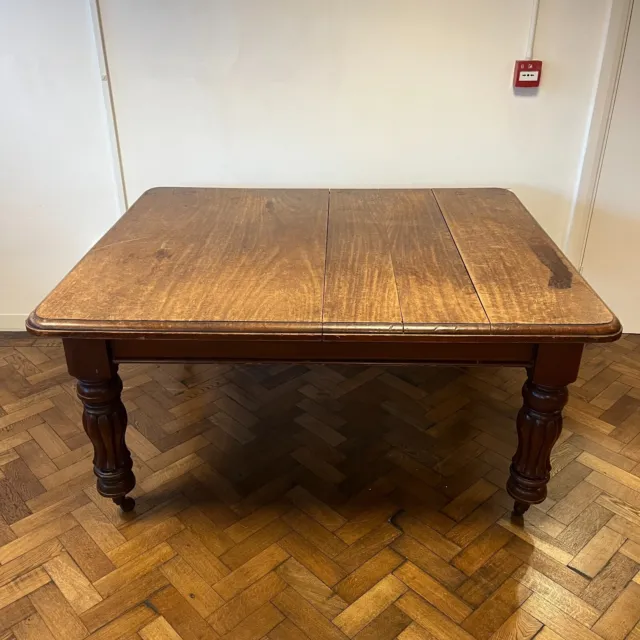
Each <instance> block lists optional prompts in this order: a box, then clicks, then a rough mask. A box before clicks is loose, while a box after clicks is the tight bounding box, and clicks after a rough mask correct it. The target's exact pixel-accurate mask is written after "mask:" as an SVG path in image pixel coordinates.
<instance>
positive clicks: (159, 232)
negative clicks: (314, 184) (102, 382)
mask: <svg viewBox="0 0 640 640" xmlns="http://www.w3.org/2000/svg"><path fill="white" fill-rule="evenodd" d="M327 198H328V194H327V192H326V191H317V190H316V191H314V190H286V191H285V190H245V189H190V188H176V189H173V188H158V189H151V190H150V191H147V192H146V193H145V194H144V195H143V196H142V197H141V198H140V199H139V200H138V201H137V202H136V203H135V204H134V205H133V206H132V207H131V209H130V210H129V211H128V212H127V213H126V214H125V215H124V216H123V217H122V218H121V219H120V221H119V222H118V223H116V225H115V226H114V227H113V228H112V229H111V230H110V231H109V232H107V234H106V235H105V236H104V237H103V238H102V239H101V240H100V241H99V242H98V244H97V245H96V246H95V247H94V248H93V249H92V250H91V251H90V252H89V253H88V254H87V255H86V256H85V258H84V259H83V260H82V261H81V262H80V263H79V264H78V265H77V266H76V267H75V268H74V269H73V271H72V272H71V273H70V274H69V275H68V276H67V277H66V278H65V279H64V280H63V281H62V283H61V284H60V285H59V286H58V287H57V288H56V289H55V290H54V291H53V293H52V294H51V295H50V296H49V297H48V298H47V299H46V300H45V302H43V304H41V305H40V307H38V309H37V311H36V317H35V318H34V322H35V324H36V325H37V326H39V327H41V328H42V329H46V328H47V327H56V326H57V327H64V326H67V327H68V329H69V330H73V331H80V330H87V331H90V330H92V329H94V330H96V329H103V330H106V329H107V328H110V329H111V330H113V331H117V330H118V329H121V328H123V327H126V328H127V329H128V330H129V331H135V330H136V327H138V328H144V329H145V330H153V329H160V328H161V329H163V330H171V329H173V330H176V331H185V332H196V331H266V332H270V331H287V332H297V331H302V332H305V333H314V332H318V333H319V332H320V330H321V322H322V283H323V279H324V254H325V245H326V228H327Z"/></svg>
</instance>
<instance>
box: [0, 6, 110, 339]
mask: <svg viewBox="0 0 640 640" xmlns="http://www.w3.org/2000/svg"><path fill="white" fill-rule="evenodd" d="M117 215H118V209H117V204H116V192H115V186H114V181H113V172H112V167H111V159H110V155H109V150H108V131H107V128H106V119H105V110H104V103H103V98H102V89H101V79H100V74H99V71H98V66H97V59H96V55H95V46H94V44H93V32H92V26H91V17H90V13H89V5H88V3H87V2H86V1H85V0H55V2H52V1H51V0H0V330H2V329H24V319H25V316H26V315H27V314H28V313H29V312H30V311H31V310H32V309H33V308H34V307H35V305H36V304H37V303H38V302H39V300H40V299H41V298H42V297H43V296H44V295H46V293H47V292H48V291H49V290H50V289H51V288H53V287H54V286H55V284H56V283H57V282H58V280H59V279H60V278H61V277H62V276H63V275H64V274H65V273H66V272H67V271H68V270H69V269H70V268H71V267H72V266H73V264H74V263H75V262H76V261H77V260H78V259H79V258H80V257H82V255H83V254H84V252H85V251H86V250H87V249H88V248H89V247H90V246H91V245H92V244H93V243H94V242H95V241H96V240H97V239H98V238H99V237H100V236H101V235H102V233H103V232H104V231H105V229H107V228H108V227H109V226H110V225H111V224H112V223H113V221H114V220H115V219H116V217H117Z"/></svg>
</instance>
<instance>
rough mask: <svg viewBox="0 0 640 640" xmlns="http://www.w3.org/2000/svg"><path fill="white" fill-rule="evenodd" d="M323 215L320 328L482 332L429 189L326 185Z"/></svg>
mask: <svg viewBox="0 0 640 640" xmlns="http://www.w3.org/2000/svg"><path fill="white" fill-rule="evenodd" d="M329 221H330V224H329V237H328V246H327V273H326V279H325V307H324V323H323V324H324V330H325V332H351V331H353V332H361V331H367V330H370V331H374V330H378V331H388V332H391V331H394V330H396V331H403V330H404V331H415V332H439V331H440V332H449V333H453V332H455V331H457V330H462V331H465V330H466V331H468V332H476V331H477V332H482V331H487V332H488V331H489V329H490V327H489V323H488V320H487V316H486V314H485V313H484V311H483V309H482V305H481V304H480V301H479V299H478V296H477V295H476V292H475V289H474V287H473V283H472V282H471V280H470V279H469V275H468V274H467V271H466V269H465V266H464V263H463V262H462V259H461V258H460V254H459V253H458V250H457V249H456V246H455V244H454V243H453V241H452V239H451V234H450V233H449V230H448V228H447V225H446V223H445V221H444V219H443V217H442V214H441V213H440V210H439V209H438V205H437V203H436V201H435V198H434V197H433V193H432V192H431V191H430V190H366V191H361V190H352V191H347V190H337V191H332V192H331V211H330V216H329ZM346 274H348V277H346Z"/></svg>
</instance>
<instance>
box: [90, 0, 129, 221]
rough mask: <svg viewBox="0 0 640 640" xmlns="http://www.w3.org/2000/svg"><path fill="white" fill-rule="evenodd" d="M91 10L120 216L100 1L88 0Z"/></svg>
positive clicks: (120, 172)
mask: <svg viewBox="0 0 640 640" xmlns="http://www.w3.org/2000/svg"><path fill="white" fill-rule="evenodd" d="M89 6H90V8H91V19H92V22H93V37H94V42H95V49H96V56H97V58H98V65H99V68H100V79H101V81H102V93H103V96H104V104H105V111H106V115H107V125H108V128H109V141H110V146H111V153H112V163H113V177H114V181H115V183H116V191H117V198H118V209H119V211H120V215H122V214H123V213H124V212H125V211H126V210H127V209H128V208H129V200H128V198H127V187H126V183H125V180H124V169H123V167H122V152H121V149H120V137H119V135H118V123H117V121H116V114H115V108H114V103H113V92H112V89H111V78H110V77H109V64H108V62H107V54H106V48H105V42H104V31H103V28H102V15H101V13H100V0H89Z"/></svg>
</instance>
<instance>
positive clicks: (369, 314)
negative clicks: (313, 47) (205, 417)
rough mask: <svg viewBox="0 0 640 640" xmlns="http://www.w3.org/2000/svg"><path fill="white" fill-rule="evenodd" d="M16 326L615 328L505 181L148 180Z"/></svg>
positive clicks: (326, 330)
mask: <svg viewBox="0 0 640 640" xmlns="http://www.w3.org/2000/svg"><path fill="white" fill-rule="evenodd" d="M27 327H28V328H29V330H30V331H32V332H34V333H37V334H39V335H60V336H67V337H69V336H73V337H77V336H88V337H104V338H117V337H128V338H129V337H147V338H149V337H165V336H173V337H175V336H179V337H182V336H185V337H187V336H190V337H202V336H204V337H208V336H226V335H229V334H246V335H254V336H255V335H259V336H264V337H278V336H291V337H307V338H323V337H325V338H326V339H330V338H331V337H333V338H335V339H339V336H345V338H344V339H369V338H370V339H377V340H379V339H384V337H385V336H388V337H389V339H392V340H396V339H406V340H429V339H436V338H437V339H446V340H455V339H456V338H465V339H467V340H468V339H469V336H472V337H475V338H478V339H485V338H491V339H494V340H495V339H496V337H503V338H504V339H520V338H523V339H527V340H535V339H536V338H538V337H539V338H546V339H554V340H556V339H557V340H574V341H584V342H589V341H597V340H610V339H614V338H615V337H616V336H617V335H618V334H619V333H620V324H619V322H618V321H617V319H616V318H615V316H614V315H613V314H612V313H611V311H610V310H609V309H608V308H607V307H606V306H605V304H604V303H603V302H602V301H601V300H600V298H598V296H597V295H596V294H595V293H594V292H593V290H592V289H591V288H590V287H589V285H588V284H587V283H586V282H585V281H584V279H583V278H582V277H581V276H580V275H579V274H578V273H577V271H576V270H575V269H574V268H573V267H572V266H571V264H570V263H569V262H568V260H567V259H566V258H565V257H564V256H563V255H562V253H561V252H560V251H559V249H558V248H557V247H556V245H555V244H554V243H553V241H552V240H551V239H550V238H549V236H548V235H547V234H546V233H545V232H544V231H543V230H542V228H541V227H540V226H539V225H538V224H537V223H536V221H535V220H534V219H533V217H532V216H531V215H530V214H529V213H528V211H527V210H526V209H525V208H524V206H523V205H522V204H521V203H520V201H519V200H518V199H517V198H516V196H515V195H514V194H513V193H511V192H510V191H507V190H505V189H433V190H430V189H420V190H415V189H385V190H347V189H337V190H331V191H329V190H319V189H278V190H275V189H273V190H271V189H209V188H156V189H151V190H150V191H147V192H146V193H145V194H144V195H143V196H142V197H141V198H140V199H139V200H138V201H137V202H136V203H135V204H134V205H133V206H132V207H131V209H130V210H129V211H128V212H127V213H126V214H125V215H123V216H122V218H121V219H120V220H119V221H118V222H117V223H116V224H115V225H114V227H113V228H112V229H111V230H110V231H108V232H107V234H106V235H105V236H104V237H103V238H102V239H101V240H100V241H99V242H98V243H97V244H96V245H95V246H94V247H93V248H92V249H91V250H90V251H89V252H88V253H87V255H86V256H85V257H84V258H83V259H82V260H81V261H80V262H79V263H78V265H77V266H76V267H75V268H74V269H73V270H72V271H71V272H70V273H69V274H68V275H67V276H66V277H65V278H64V280H63V281H62V282H61V283H60V284H59V285H58V286H57V287H56V289H55V290H54V291H53V292H52V293H51V294H50V295H49V296H48V297H47V298H46V299H45V300H44V302H42V304H41V305H40V306H39V307H38V308H37V310H36V311H35V312H34V313H33V314H31V316H30V318H29V320H28V322H27Z"/></svg>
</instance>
